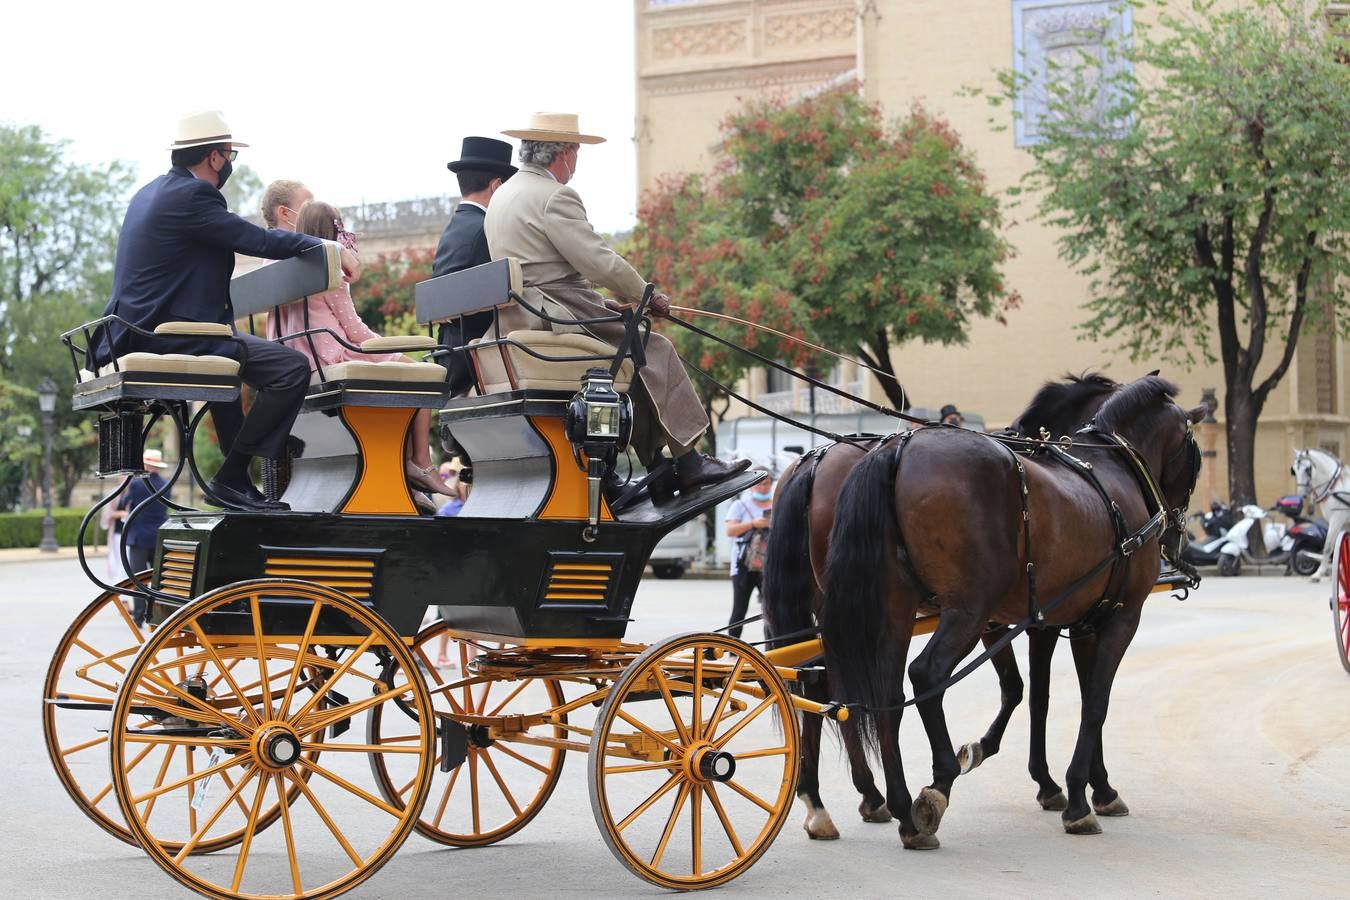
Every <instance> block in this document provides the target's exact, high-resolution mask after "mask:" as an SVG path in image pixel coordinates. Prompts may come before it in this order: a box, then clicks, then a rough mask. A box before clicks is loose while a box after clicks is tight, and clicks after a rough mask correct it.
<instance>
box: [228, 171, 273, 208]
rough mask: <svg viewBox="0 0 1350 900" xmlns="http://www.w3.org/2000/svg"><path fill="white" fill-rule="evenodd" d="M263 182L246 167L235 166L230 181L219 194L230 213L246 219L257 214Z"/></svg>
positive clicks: (255, 173)
mask: <svg viewBox="0 0 1350 900" xmlns="http://www.w3.org/2000/svg"><path fill="white" fill-rule="evenodd" d="M263 188H264V185H263V180H262V178H261V176H259V175H258V173H257V172H255V171H253V170H252V169H250V168H249V167H248V166H242V165H241V166H235V167H234V172H233V174H231V175H230V180H229V181H227V182H225V186H224V187H223V188H221V189H220V192H221V193H222V194H224V195H225V205H226V206H228V207H229V208H230V211H231V212H234V213H238V214H239V215H241V216H244V217H248V216H252V215H255V214H256V213H257V212H258V204H259V203H261V202H262V195H263Z"/></svg>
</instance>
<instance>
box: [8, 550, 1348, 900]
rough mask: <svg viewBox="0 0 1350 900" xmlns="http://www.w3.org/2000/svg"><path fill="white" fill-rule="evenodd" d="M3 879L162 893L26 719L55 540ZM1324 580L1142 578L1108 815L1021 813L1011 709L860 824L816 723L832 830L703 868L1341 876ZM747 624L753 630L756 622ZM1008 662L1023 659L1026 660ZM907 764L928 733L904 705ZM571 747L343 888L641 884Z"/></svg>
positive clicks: (660, 603)
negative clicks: (872, 820)
mask: <svg viewBox="0 0 1350 900" xmlns="http://www.w3.org/2000/svg"><path fill="white" fill-rule="evenodd" d="M0 578H3V580H4V585H5V590H4V591H3V594H0V615H3V621H4V622H5V631H6V640H5V645H4V650H3V651H0V734H3V735H4V738H3V747H4V755H5V765H4V766H2V767H0V791H2V793H0V796H3V797H4V799H5V813H4V815H3V816H0V840H2V842H3V843H2V844H0V845H2V846H3V847H4V848H5V852H4V853H3V854H0V884H3V885H5V887H6V891H5V893H6V894H7V895H8V896H34V897H44V898H45V897H146V898H151V897H154V898H158V897H179V896H185V895H186V892H185V891H184V890H183V889H181V888H180V887H178V885H177V884H175V883H174V882H173V881H171V880H170V879H169V878H168V877H167V876H166V875H165V874H163V873H162V872H161V871H160V870H159V869H158V868H156V867H155V866H154V864H153V863H151V862H150V861H148V860H147V859H146V858H145V857H144V856H143V854H141V853H140V852H139V851H138V850H137V849H135V848H132V847H129V846H126V845H123V844H120V843H118V842H116V841H114V840H112V839H111V838H109V837H107V836H106V835H104V834H103V832H101V831H100V830H98V829H97V828H96V827H95V826H93V825H92V824H91V823H90V822H89V821H88V820H87V819H85V818H84V816H82V815H81V814H80V813H79V812H78V811H77V810H76V809H75V808H74V806H73V805H72V804H71V802H70V800H69V799H68V798H67V797H66V795H65V794H64V792H63V791H62V789H61V787H60V785H59V784H58V782H57V781H56V779H55V777H54V776H53V775H52V774H51V771H50V765H49V763H48V761H47V758H46V754H45V751H44V749H43V746H42V739H41V727H40V723H39V714H38V709H39V695H40V691H41V681H42V677H43V674H44V672H45V669H46V666H47V663H48V660H49V657H50V654H51V651H52V648H53V647H54V646H55V644H56V641H57V639H58V637H59V636H60V634H61V632H62V631H63V630H64V628H65V627H66V625H67V623H68V622H69V621H70V619H71V617H72V616H73V615H74V614H75V613H76V612H77V611H78V610H79V609H80V608H81V607H82V606H83V605H84V604H85V603H87V602H88V600H89V599H91V598H92V597H93V596H94V595H95V593H96V592H95V591H94V589H93V588H92V587H90V586H89V585H88V584H87V583H86V582H85V581H84V578H83V576H82V575H81V574H80V572H79V570H78V569H77V568H76V567H75V566H74V565H73V564H72V563H71V562H70V561H69V560H66V559H59V560H49V561H32V560H16V561H12V562H7V563H5V564H4V565H0ZM1328 591H1329V589H1328V587H1327V586H1326V585H1316V586H1314V585H1309V584H1307V583H1306V582H1304V581H1303V580H1296V579H1293V578H1285V577H1279V576H1264V577H1261V576H1250V575H1244V576H1243V577H1241V578H1237V579H1228V580H1223V579H1219V578H1218V577H1217V576H1214V577H1211V578H1209V579H1208V580H1207V581H1206V582H1205V584H1204V586H1203V587H1202V588H1201V590H1200V591H1199V592H1198V593H1196V594H1194V595H1192V597H1191V598H1190V599H1189V600H1187V601H1186V602H1185V603H1177V602H1175V601H1173V600H1171V599H1169V598H1168V597H1167V596H1166V595H1156V596H1155V597H1154V598H1153V599H1152V600H1150V603H1149V608H1148V609H1147V611H1146V614H1145V616H1144V624H1143V627H1142V629H1141V631H1140V634H1139V636H1138V637H1137V638H1136V641H1135V645H1134V647H1133V648H1132V649H1131V652H1130V653H1129V654H1128V655H1127V657H1126V659H1125V662H1124V664H1123V666H1122V669H1121V673H1120V676H1119V677H1118V679H1117V683H1116V689H1115V694H1114V697H1113V698H1112V699H1113V703H1112V709H1111V716H1110V718H1109V720H1108V722H1107V728H1106V736H1107V744H1106V760H1107V764H1108V767H1109V769H1110V772H1111V778H1112V782H1113V784H1115V785H1116V786H1117V787H1118V788H1119V789H1120V791H1121V795H1122V797H1123V798H1124V799H1125V800H1126V801H1127V803H1128V804H1129V806H1130V809H1131V815H1130V816H1129V817H1127V818H1121V819H1104V820H1102V825H1103V827H1104V829H1105V833H1104V834H1103V835H1100V836H1096V837H1070V836H1068V835H1065V834H1064V833H1063V831H1062V829H1061V827H1060V823H1059V816H1058V814H1052V813H1045V812H1042V811H1040V809H1039V807H1037V806H1036V804H1035V802H1034V795H1035V787H1034V784H1033V783H1032V782H1031V780H1030V779H1029V778H1028V777H1027V775H1026V772H1025V762H1026V759H1025V750H1024V748H1025V747H1026V734H1027V722H1026V716H1025V714H1024V713H1022V712H1021V711H1019V713H1018V714H1017V715H1015V716H1014V719H1013V722H1012V725H1011V727H1010V729H1009V733H1008V737H1007V738H1006V740H1005V742H1004V752H1003V753H1002V754H1001V755H999V756H997V757H994V758H993V759H991V760H990V761H988V762H986V763H985V765H984V766H983V767H982V768H980V769H979V770H977V771H976V772H974V773H972V774H970V775H969V776H966V777H964V778H962V779H960V780H958V781H957V783H956V787H955V791H954V795H953V798H952V806H951V809H950V810H949V812H948V813H947V817H946V818H945V819H944V821H943V824H942V831H941V838H942V843H943V846H942V849H941V850H939V851H937V852H934V853H915V852H908V851H903V850H901V848H900V845H899V841H898V838H897V836H896V831H895V827H894V825H867V824H864V823H862V822H861V820H860V819H859V818H858V817H857V816H856V814H855V813H854V808H855V807H856V804H857V798H856V795H855V794H854V792H853V789H852V787H851V784H850V782H849V780H848V776H847V772H846V769H845V767H844V765H843V764H842V760H841V758H840V757H839V756H838V754H837V753H836V751H835V749H834V746H833V745H832V744H831V745H829V747H828V749H827V759H826V763H825V765H824V770H823V773H822V777H823V781H824V787H823V794H824V796H825V798H826V803H827V804H828V805H829V807H830V809H831V811H832V812H833V814H834V818H835V821H836V824H837V825H838V826H839V829H840V831H841V832H842V839H841V840H839V841H836V842H812V841H808V840H807V839H806V836H805V834H804V833H803V832H802V831H801V830H800V827H799V826H800V822H801V820H802V818H803V814H802V810H801V808H800V807H798V808H797V809H795V810H794V811H793V815H792V817H791V819H790V820H789V823H788V825H787V826H786V827H785V828H784V830H783V833H782V834H781V835H780V836H779V838H778V840H777V842H776V843H775V845H774V846H773V847H772V848H771V849H770V851H769V852H768V854H767V855H766V856H765V857H764V858H763V859H762V860H760V862H759V863H758V864H757V865H756V866H755V867H754V868H753V869H752V870H750V871H749V872H748V873H746V874H745V875H743V876H742V877H740V878H739V879H738V880H736V881H735V882H733V883H731V884H730V885H728V886H726V887H724V888H722V889H720V891H719V892H720V893H721V894H725V895H732V896H738V897H740V896H745V897H785V896H786V897H875V896H902V895H908V896H925V895H927V896H934V895H941V896H943V897H988V896H991V895H994V894H999V895H1003V896H1006V897H1032V896H1036V897H1045V896H1051V897H1054V896H1069V895H1078V894H1090V895H1094V896H1107V897H1134V896H1143V895H1157V896H1167V897H1192V896H1194V897H1213V896H1216V895H1227V896H1229V897H1285V896H1288V897H1304V896H1350V676H1347V675H1346V673H1345V672H1344V671H1342V669H1341V667H1340V664H1339V662H1338V661H1337V659H1336V657H1335V655H1334V648H1333V645H1332V631H1331V623H1330V616H1329V614H1328V611H1327V595H1328ZM729 601H730V585H729V584H728V583H727V582H725V581H679V582H662V581H648V582H646V583H644V586H643V588H642V592H641V593H640V595H639V597H638V602H637V605H636V613H635V614H636V615H637V616H638V617H639V620H638V621H637V622H636V623H634V625H633V626H632V628H631V630H630V636H631V637H633V638H636V639H644V640H645V639H653V638H659V637H660V636H663V635H667V634H671V633H674V632H679V631H689V630H697V629H703V628H708V627H713V626H716V625H718V624H721V622H722V621H723V620H724V618H723V617H724V616H725V614H726V610H727V608H728V607H729ZM747 636H755V635H754V633H753V629H752V630H751V632H750V633H748V634H747ZM1024 668H1025V667H1024ZM1076 696H1077V687H1076V682H1075V680H1074V678H1073V673H1072V665H1071V660H1070V655H1069V653H1068V652H1067V648H1061V652H1060V653H1059V654H1058V656H1057V659H1056V662H1055V680H1054V686H1053V689H1052V699H1051V706H1052V708H1051V722H1050V740H1049V746H1050V760H1051V768H1052V771H1055V772H1056V773H1057V774H1058V773H1062V770H1063V767H1064V766H1065V765H1066V764H1067V761H1068V758H1069V755H1070V753H1071V750H1072V742H1073V738H1074V734H1075V732H1076V728H1077V702H1076ZM996 706H997V688H996V685H995V681H994V678H993V674H992V672H990V671H988V670H987V669H985V670H981V671H979V672H977V673H976V674H975V675H973V676H971V677H970V678H969V679H967V681H965V682H963V683H962V684H961V685H960V686H958V687H957V688H955V689H953V691H952V692H951V693H950V694H949V695H948V714H949V719H950V721H951V722H952V730H953V734H954V736H955V737H956V738H957V739H958V740H961V741H965V740H970V739H973V738H975V737H977V736H978V735H979V734H981V733H983V730H984V727H985V726H986V724H987V722H988V720H989V718H991V717H992V715H993V713H994V711H995V708H996ZM902 733H903V735H904V740H905V752H906V754H907V755H906V761H907V769H908V772H909V777H910V783H911V786H917V785H921V784H922V783H923V782H924V781H925V780H926V779H925V775H926V769H927V765H928V761H927V754H926V741H925V739H924V737H923V733H922V729H921V728H920V726H919V722H918V718H917V716H911V717H908V718H906V720H905V723H904V726H903V728H902ZM584 776H585V773H584V766H583V760H581V759H579V758H576V757H573V758H572V759H571V761H570V762H569V763H568V767H567V771H565V772H564V773H563V778H562V782H561V784H560V786H559V788H558V790H557V792H556V793H555V794H554V796H553V798H552V800H551V801H550V803H549V806H548V807H547V808H546V809H545V810H544V812H543V813H542V814H541V815H540V816H539V818H537V819H536V820H535V821H534V822H533V823H531V825H530V826H529V827H528V828H527V829H526V830H525V831H523V832H521V833H520V834H518V835H516V836H515V837H513V838H511V839H509V840H507V841H506V842H504V843H502V844H499V845H496V846H493V847H489V848H484V849H480V850H469V851H460V850H451V849H446V848H442V847H439V846H436V845H433V844H431V843H428V842H427V841H425V840H423V839H422V838H420V837H418V836H416V835H414V836H413V837H412V838H410V839H409V841H408V842H407V843H406V844H405V845H404V847H403V848H402V849H401V850H400V851H399V853H398V855H397V856H396V858H395V859H394V860H393V861H392V862H391V863H390V864H389V865H388V866H386V867H385V868H384V869H383V870H382V871H381V872H380V873H378V874H377V875H376V876H375V877H374V878H372V879H371V880H370V881H367V882H366V883H365V884H364V885H362V886H361V887H360V888H359V889H357V890H356V891H354V892H353V893H352V894H350V895H349V896H353V897H401V898H402V897H409V896H416V895H426V896H478V897H508V896H511V897H515V896H593V895H595V894H604V895H606V896H622V897H627V896H634V897H638V896H645V897H652V896H657V895H659V894H660V893H662V892H661V891H659V890H657V889H656V888H652V887H649V886H647V885H646V884H644V883H643V882H640V881H638V880H636V879H635V878H633V877H632V876H631V875H630V874H629V873H627V872H626V871H625V870H624V869H623V868H622V867H621V866H620V865H619V864H618V863H617V862H616V861H615V860H614V859H613V857H612V856H611V855H610V853H609V851H608V850H607V849H606V847H605V846H604V844H603V843H602V841H601V840H600V837H599V835H598V834H597V832H596V830H595V824H594V821H593V819H592V814H591V811H590V804H589V801H588V798H587V789H586V780H585V777H584Z"/></svg>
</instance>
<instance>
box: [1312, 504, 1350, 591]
mask: <svg viewBox="0 0 1350 900" xmlns="http://www.w3.org/2000/svg"><path fill="white" fill-rule="evenodd" d="M1327 505H1328V504H1327V503H1324V504H1322V509H1324V510H1325V509H1326V508H1327ZM1326 518H1327V542H1326V543H1325V544H1323V545H1322V564H1321V565H1319V566H1318V567H1317V571H1316V572H1314V573H1312V574H1311V575H1309V576H1308V580H1309V581H1312V582H1318V581H1321V580H1322V579H1323V578H1325V577H1327V575H1328V573H1330V572H1331V557H1332V554H1333V553H1335V552H1336V544H1337V543H1339V542H1340V539H1341V531H1342V530H1344V529H1345V527H1346V526H1347V525H1350V510H1341V509H1338V510H1336V511H1335V512H1333V513H1331V514H1330V515H1328V516H1327V517H1326Z"/></svg>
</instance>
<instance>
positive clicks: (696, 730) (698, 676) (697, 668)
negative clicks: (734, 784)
mask: <svg viewBox="0 0 1350 900" xmlns="http://www.w3.org/2000/svg"><path fill="white" fill-rule="evenodd" d="M693 697H694V717H693V721H691V722H690V723H689V729H690V731H692V732H693V739H694V740H698V739H699V738H701V737H703V648H702V647H700V646H698V645H697V644H695V645H694V690H693ZM695 874H697V873H695Z"/></svg>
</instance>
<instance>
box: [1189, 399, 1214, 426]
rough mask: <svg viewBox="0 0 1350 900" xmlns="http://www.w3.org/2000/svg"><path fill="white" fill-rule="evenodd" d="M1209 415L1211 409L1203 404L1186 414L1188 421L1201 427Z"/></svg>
mask: <svg viewBox="0 0 1350 900" xmlns="http://www.w3.org/2000/svg"><path fill="white" fill-rule="evenodd" d="M1207 415H1209V407H1208V406H1206V405H1205V404H1203V403H1201V404H1200V405H1199V406H1197V407H1196V408H1195V409H1192V410H1189V411H1188V412H1187V413H1186V419H1187V421H1189V422H1190V423H1191V424H1192V425H1199V424H1200V423H1201V422H1203V421H1204V419H1205V416H1207Z"/></svg>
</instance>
